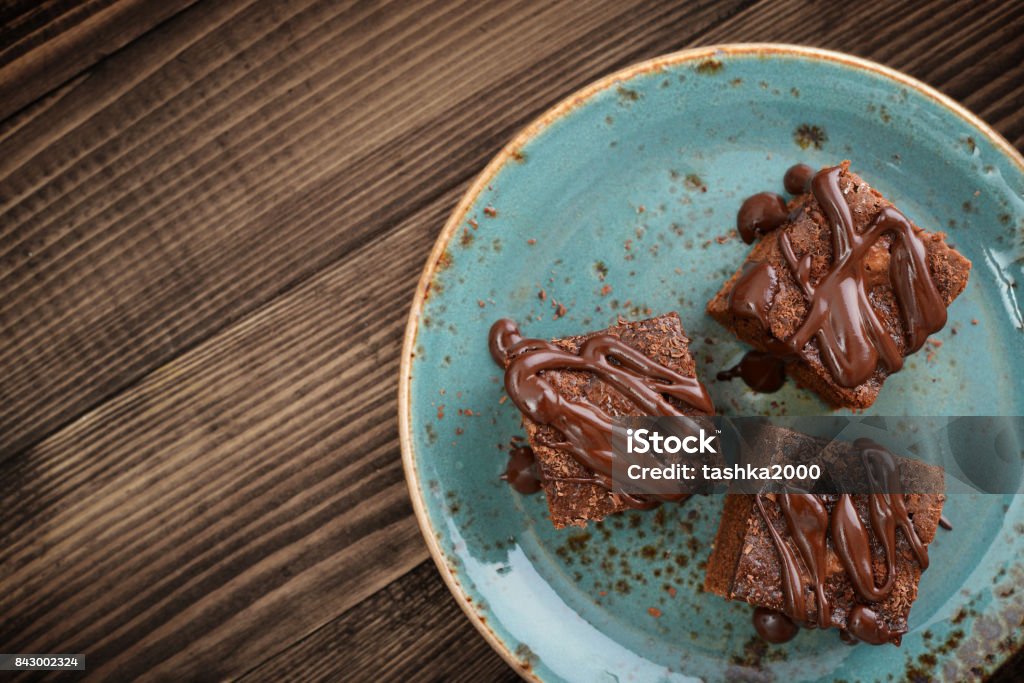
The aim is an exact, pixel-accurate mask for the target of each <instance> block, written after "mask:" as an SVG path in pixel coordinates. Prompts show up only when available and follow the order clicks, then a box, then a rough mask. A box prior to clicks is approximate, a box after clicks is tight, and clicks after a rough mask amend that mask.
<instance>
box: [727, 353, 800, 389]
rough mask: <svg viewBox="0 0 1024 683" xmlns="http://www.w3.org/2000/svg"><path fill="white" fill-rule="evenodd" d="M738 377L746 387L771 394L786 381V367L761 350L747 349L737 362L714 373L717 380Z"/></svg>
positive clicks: (777, 359)
mask: <svg viewBox="0 0 1024 683" xmlns="http://www.w3.org/2000/svg"><path fill="white" fill-rule="evenodd" d="M737 377H739V378H740V379H742V380H743V381H744V382H745V383H746V385H747V386H748V387H750V388H751V389H753V390H754V391H759V392H761V393H763V394H771V393H774V392H776V391H778V390H779V389H781V388H782V386H783V385H784V384H785V383H786V368H785V364H784V363H783V361H782V360H781V359H779V358H778V357H776V356H773V355H771V354H770V353H764V352H763V351H747V353H746V354H744V355H743V358H742V359H741V360H740V362H739V363H737V364H736V365H734V366H732V367H731V368H729V369H728V370H723V371H721V372H719V373H718V375H716V379H718V380H719V381H728V380H731V379H735V378H737Z"/></svg>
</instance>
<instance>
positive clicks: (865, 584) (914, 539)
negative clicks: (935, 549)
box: [755, 439, 928, 645]
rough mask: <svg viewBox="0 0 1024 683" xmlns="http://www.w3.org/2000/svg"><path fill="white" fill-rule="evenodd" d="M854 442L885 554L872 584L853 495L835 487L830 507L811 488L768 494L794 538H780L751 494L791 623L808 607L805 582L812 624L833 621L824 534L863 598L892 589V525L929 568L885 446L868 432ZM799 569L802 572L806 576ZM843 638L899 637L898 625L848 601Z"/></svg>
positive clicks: (876, 598) (875, 598)
mask: <svg viewBox="0 0 1024 683" xmlns="http://www.w3.org/2000/svg"><path fill="white" fill-rule="evenodd" d="M853 445H854V447H855V448H856V449H857V450H858V453H859V455H860V458H861V461H862V462H863V464H864V466H865V468H866V470H867V472H868V477H869V478H870V480H871V485H872V487H873V489H874V490H878V491H885V493H872V494H869V496H868V500H869V505H868V516H869V518H870V521H871V531H873V532H874V536H875V538H876V540H877V542H878V544H879V545H880V546H881V548H882V552H883V555H884V556H885V570H886V574H885V577H884V581H883V582H882V583H881V585H878V583H877V580H876V577H875V572H874V568H873V566H872V565H873V562H872V560H873V557H872V552H871V541H870V536H869V530H868V527H867V526H866V525H865V522H864V520H863V519H861V517H860V515H859V514H858V513H857V509H856V507H855V506H854V504H853V499H852V498H851V497H850V495H849V494H842V495H840V496H839V498H838V500H837V501H836V503H835V505H834V507H833V509H832V512H831V515H830V514H829V511H828V509H827V508H826V506H825V503H824V501H823V499H822V498H820V497H818V496H814V495H811V494H803V493H787V494H779V495H777V496H776V497H775V500H776V503H777V504H778V506H779V509H780V510H781V511H782V517H783V519H784V520H785V525H786V529H787V531H788V533H789V536H790V538H791V539H792V541H793V545H795V546H796V549H797V551H798V553H799V555H798V553H797V552H794V550H793V548H792V547H791V546H790V544H789V543H787V542H786V541H785V540H784V539H783V538H782V535H781V534H780V533H779V532H778V530H777V529H776V528H775V525H774V524H773V523H772V521H771V518H770V517H769V516H768V513H767V511H766V509H765V506H764V502H763V500H762V494H757V495H756V496H755V502H756V504H757V508H758V510H759V511H760V514H761V517H762V519H763V520H764V523H765V525H766V526H767V527H768V531H769V533H770V535H771V537H772V542H773V543H774V544H775V548H776V550H777V551H778V554H779V562H780V564H781V567H782V595H783V610H782V612H783V614H784V615H785V616H787V617H789V618H790V619H791V620H793V621H794V622H795V623H798V624H802V623H805V621H806V619H807V614H808V609H807V603H806V595H807V588H808V584H809V587H810V588H812V589H813V591H814V594H815V598H816V610H815V611H816V615H817V619H816V625H817V626H818V627H819V628H827V627H829V626H831V624H832V606H831V604H830V603H829V601H828V598H827V596H826V594H825V580H826V579H827V578H828V567H827V556H828V538H829V537H830V536H831V539H832V547H833V548H834V550H835V553H836V555H838V556H839V560H840V562H841V563H842V565H843V568H844V569H845V570H846V574H847V576H848V577H849V579H850V583H851V584H853V588H854V590H855V592H856V594H857V595H858V596H859V597H860V598H861V599H862V600H863V601H864V602H868V603H872V602H880V601H882V600H884V599H885V598H887V597H888V596H889V594H890V593H892V590H893V586H894V585H895V580H896V552H897V549H896V530H897V529H899V530H901V531H902V532H903V535H904V537H905V538H906V539H907V542H908V544H909V545H910V548H911V550H912V551H913V552H914V555H915V557H916V558H917V561H918V563H919V564H920V566H921V570H922V571H924V570H925V569H927V568H928V550H927V548H926V547H925V545H924V543H922V542H921V539H920V537H919V536H918V535H917V530H916V529H915V528H914V525H913V522H912V521H911V519H910V514H909V512H908V511H907V506H906V500H905V496H904V494H903V493H900V489H901V483H900V479H899V469H898V465H897V463H896V460H895V459H894V457H893V455H892V453H890V452H889V451H888V450H886V449H885V448H884V447H882V446H880V445H879V444H877V443H875V442H873V441H871V440H870V439H857V440H856V441H854V442H853ZM805 571H806V574H807V576H808V577H809V579H807V580H805V578H804V575H805ZM845 631H846V634H845V636H844V637H845V638H850V637H852V638H855V639H857V640H860V641H863V642H866V643H872V644H875V645H879V644H882V643H896V644H899V642H900V638H901V636H902V633H899V632H896V631H892V630H890V629H889V628H888V627H887V626H886V625H885V624H883V623H881V622H880V621H879V619H878V616H877V614H876V613H875V612H874V611H872V610H871V609H870V608H869V607H868V606H866V605H864V604H858V605H856V606H854V607H853V608H851V610H850V612H849V613H848V614H847V616H846V629H845Z"/></svg>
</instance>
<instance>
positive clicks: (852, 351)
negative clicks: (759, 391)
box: [707, 161, 971, 409]
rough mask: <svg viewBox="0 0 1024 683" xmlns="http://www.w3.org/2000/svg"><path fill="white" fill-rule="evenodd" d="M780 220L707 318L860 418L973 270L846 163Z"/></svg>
mask: <svg viewBox="0 0 1024 683" xmlns="http://www.w3.org/2000/svg"><path fill="white" fill-rule="evenodd" d="M786 208H787V209H788V210H789V215H788V217H786V218H785V219H784V220H783V221H782V225H781V227H778V228H777V229H775V230H774V231H769V232H767V233H765V234H763V236H761V238H760V240H759V241H758V243H757V244H756V245H755V246H754V248H753V250H752V251H751V252H750V254H749V255H748V256H747V259H746V262H745V263H744V265H743V266H742V267H741V268H740V269H739V270H738V271H737V272H736V273H735V274H734V275H733V276H732V277H731V278H729V280H728V281H727V282H726V283H725V285H724V286H723V287H722V288H721V290H720V291H719V292H718V293H717V294H716V295H715V297H714V298H713V299H712V300H711V301H710V302H709V303H708V305H707V311H708V313H709V314H710V315H711V316H712V317H713V318H714V319H715V320H717V321H718V322H719V323H721V324H722V325H724V326H725V327H726V328H728V329H729V330H731V331H732V332H733V333H734V334H735V335H736V336H737V337H739V339H741V340H742V341H744V342H746V343H748V344H750V345H751V346H753V347H754V348H755V349H757V350H759V351H762V352H767V353H771V354H773V355H777V356H779V357H780V358H782V359H784V360H785V365H786V372H787V373H788V374H789V375H790V376H792V377H793V378H794V379H795V380H796V381H797V383H798V384H800V385H802V386H804V387H806V388H809V389H811V390H812V391H815V392H817V393H818V395H820V396H821V397H822V398H823V399H824V400H825V401H826V402H828V403H829V404H831V405H833V406H837V407H846V408H852V409H862V408H867V407H869V406H870V405H871V404H872V403H874V401H875V399H876V398H877V396H878V392H879V390H880V389H881V388H882V384H883V382H885V379H886V378H887V377H888V376H889V375H890V374H892V373H893V372H896V371H898V370H899V369H900V367H902V362H903V361H902V359H903V357H904V356H906V355H908V354H910V353H913V352H914V351H916V350H918V349H919V348H920V347H921V345H922V344H923V343H924V342H925V340H926V338H927V336H928V335H929V334H932V333H934V332H935V331H937V330H938V329H941V328H942V326H943V325H944V324H945V320H946V315H945V308H946V307H948V306H949V304H950V303H952V301H953V300H954V299H955V298H956V297H957V296H958V295H959V294H960V293H961V292H962V291H963V290H964V288H965V287H966V286H967V278H968V275H969V272H970V268H971V263H970V261H968V260H967V259H966V258H964V257H963V256H962V255H960V254H959V253H957V252H956V251H955V250H954V249H953V248H951V247H950V246H949V245H948V244H946V241H945V236H944V235H943V234H942V233H927V232H923V231H922V230H921V229H920V228H918V227H917V226H916V225H913V224H912V223H910V222H909V220H907V219H906V218H905V217H904V216H903V214H901V213H899V212H898V211H897V210H896V209H895V207H893V205H892V203H891V202H889V201H888V200H887V199H885V197H883V196H882V195H881V194H879V193H878V192H877V191H876V190H874V189H872V188H871V187H870V186H869V185H868V184H867V183H865V182H864V180H862V179H861V178H860V177H859V176H857V175H856V174H854V173H852V172H851V171H850V170H849V162H848V161H844V162H843V163H842V164H840V165H839V166H836V167H834V168H826V169H823V170H822V171H820V172H819V173H817V174H816V175H815V176H814V179H813V181H812V182H811V191H808V192H806V193H805V194H803V195H800V196H798V197H796V198H795V199H793V200H792V201H791V202H790V203H789V205H788V207H786ZM847 222H848V223H849V224H845V223H847Z"/></svg>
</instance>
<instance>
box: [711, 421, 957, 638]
mask: <svg viewBox="0 0 1024 683" xmlns="http://www.w3.org/2000/svg"><path fill="white" fill-rule="evenodd" d="M770 429H771V430H774V431H778V432H780V434H781V436H780V435H778V434H776V435H773V434H766V435H765V438H766V440H767V441H769V442H773V441H774V442H777V443H778V444H780V445H782V446H783V447H784V448H786V449H787V450H789V449H791V448H797V449H801V450H807V449H808V448H810V449H812V450H818V451H820V457H819V458H818V461H820V462H822V463H824V464H825V466H826V467H825V469H826V471H829V472H831V473H832V474H833V475H835V476H836V477H838V478H839V479H842V480H844V481H845V482H847V485H849V483H850V482H851V481H852V479H853V478H855V477H857V476H859V475H858V474H857V472H856V471H857V470H860V471H863V466H862V464H861V463H862V460H861V458H860V457H859V454H860V452H861V451H863V450H864V449H868V450H870V451H871V452H873V453H875V454H878V453H882V452H884V453H887V451H885V450H884V449H881V448H880V447H878V446H877V444H873V443H871V442H865V443H862V442H854V443H852V444H850V443H844V442H832V443H824V442H821V441H820V440H815V439H812V438H811V437H806V436H803V435H799V434H797V433H793V432H789V430H778V429H777V428H770ZM782 432H789V433H788V434H785V433H782ZM889 462H891V463H893V469H892V471H893V472H898V476H899V481H901V483H899V484H897V486H901V487H902V490H905V491H911V493H900V492H891V491H890V492H885V493H849V494H841V493H790V494H781V493H759V494H731V495H728V496H726V499H725V506H724V510H723V513H722V518H721V522H720V524H719V527H718V533H717V535H716V537H715V542H714V546H713V550H712V553H711V557H710V558H709V560H708V565H707V573H706V576H705V582H704V589H705V590H706V591H708V592H711V593H714V594H716V595H720V596H722V597H724V598H727V599H730V600H742V601H745V602H747V603H749V604H751V605H753V606H755V607H758V608H761V609H766V610H771V611H773V612H778V613H781V614H784V615H786V617H788V618H789V619H790V620H792V622H793V623H795V624H797V625H809V626H816V627H818V628H828V627H835V628H838V629H841V630H842V631H843V632H844V636H845V637H847V638H853V639H857V640H863V641H866V642H870V643H873V644H882V643H895V644H899V642H900V638H901V636H902V634H904V633H906V631H907V618H908V615H909V613H910V608H911V606H912V604H913V602H914V600H915V599H916V598H917V587H918V583H919V581H920V579H921V572H922V571H923V570H924V569H926V568H927V564H928V559H927V558H928V556H927V546H928V544H929V543H931V541H932V540H933V539H934V537H935V532H936V528H937V527H938V525H939V519H940V517H941V515H942V506H943V502H944V501H945V496H944V494H942V493H940V491H942V490H943V475H942V471H941V469H940V468H937V467H935V466H932V465H928V464H925V463H922V462H919V461H916V460H911V459H907V458H894V459H893V460H891V461H889ZM852 490H857V491H867V490H870V489H867V488H864V487H863V486H860V487H859V488H858V487H855V488H854V489H852ZM873 508H874V509H873ZM879 509H881V510H882V511H883V514H881V515H879V514H878V510H879ZM837 517H838V518H840V519H838V520H837ZM881 520H888V521H889V522H891V524H892V528H881V529H880V528H878V527H877V526H876V524H882V525H883V527H884V526H885V524H886V522H883V521H881ZM840 522H841V523H840ZM837 539H839V542H837ZM816 564H817V565H819V566H817V567H816V566H815V565H816ZM890 567H891V568H892V569H891V571H892V575H891V576H890V573H889V572H890V569H889V568H890ZM858 568H859V570H858ZM819 579H822V580H821V581H820V585H819ZM822 605H824V609H822Z"/></svg>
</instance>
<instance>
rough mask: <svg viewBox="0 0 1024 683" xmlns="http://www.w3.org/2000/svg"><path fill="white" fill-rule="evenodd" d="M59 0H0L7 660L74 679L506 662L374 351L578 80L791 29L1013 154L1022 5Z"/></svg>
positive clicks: (383, 359)
mask: <svg viewBox="0 0 1024 683" xmlns="http://www.w3.org/2000/svg"><path fill="white" fill-rule="evenodd" d="M185 4H187V3H184V2H183V3H181V5H182V6H184V5H185ZM72 5H74V3H68V2H64V3H50V4H48V5H44V7H50V8H52V12H51V14H49V15H47V16H46V17H44V16H43V15H35V14H32V10H31V9H30V8H29V3H9V4H8V5H5V6H3V7H2V8H0V17H3V18H4V19H5V20H6V21H5V22H4V29H3V30H2V31H0V55H11V56H12V57H11V60H9V61H7V62H5V61H3V60H2V59H0V83H4V84H6V83H7V82H8V78H9V77H8V76H6V75H5V74H30V73H35V72H33V71H32V69H37V71H38V72H39V73H42V74H43V75H41V76H40V77H39V78H40V79H42V80H41V81H37V79H36V77H35V76H32V77H31V79H30V80H31V83H32V84H33V86H32V87H38V89H39V91H38V93H36V94H35V95H33V97H34V98H35V99H34V100H33V101H31V102H26V103H25V106H21V107H18V109H19V111H18V113H16V114H13V115H11V116H7V117H6V119H5V120H3V121H2V122H0V462H2V463H3V467H2V468H0V587H3V590H0V615H3V618H2V619H0V651H4V652H17V651H27V650H32V649H35V650H37V651H81V652H86V653H88V661H89V672H88V677H89V678H92V679H94V680H103V679H105V678H111V677H115V676H116V677H117V678H134V677H139V678H149V679H176V680H209V679H225V678H234V677H237V676H240V675H243V674H245V675H246V678H247V679H251V680H280V679H281V678H287V677H288V672H289V671H295V672H298V674H307V675H306V676H302V677H303V678H317V679H325V680H336V679H337V678H338V674H339V671H342V670H341V669H338V668H337V667H338V666H341V665H347V666H348V667H349V668H348V669H347V670H346V671H347V673H348V674H349V678H348V679H349V680H353V677H354V679H355V680H372V679H376V678H377V676H376V674H378V673H380V667H382V666H384V667H386V668H385V670H384V673H383V674H382V675H384V676H385V677H386V678H389V679H399V680H400V679H406V678H412V679H414V680H438V679H442V678H443V679H446V680H447V679H450V678H451V677H452V676H456V675H458V674H460V673H462V674H465V675H467V676H469V675H470V674H475V675H476V676H477V679H479V678H491V677H495V678H498V679H499V680H501V679H502V678H508V677H509V674H510V673H511V672H510V671H509V670H508V669H507V668H505V667H504V664H503V663H502V662H501V660H500V659H498V657H497V655H496V654H494V653H492V652H490V650H489V649H488V648H487V646H486V644H485V643H484V641H483V640H482V639H481V638H479V637H478V636H476V635H475V634H473V632H472V627H471V626H470V625H469V622H468V621H467V620H465V619H464V618H463V617H462V616H461V613H460V612H459V611H458V608H457V607H456V606H455V604H454V602H453V601H452V600H451V598H450V597H448V595H447V593H446V592H445V590H444V589H443V584H442V583H441V581H440V578H439V577H438V576H437V575H436V574H435V573H434V572H433V570H432V568H431V566H430V565H429V564H424V562H425V560H426V558H427V551H426V548H425V546H424V545H423V542H422V539H421V538H420V536H419V532H418V530H417V528H416V525H415V522H414V520H413V519H412V517H411V510H410V507H409V504H408V500H407V495H406V491H405V485H404V482H403V479H402V473H401V467H400V463H399V453H398V444H397V434H396V420H395V403H394V396H395V389H396V384H397V372H398V350H399V346H400V339H401V335H402V328H403V325H404V320H405V316H406V313H407V307H408V304H409V302H410V301H411V297H412V292H413V288H414V286H415V282H416V279H417V277H418V274H419V271H420V269H421V267H422V265H423V261H424V259H425V258H426V254H427V252H428V251H429V248H430V245H431V244H432V242H433V240H434V238H435V236H436V234H437V231H438V230H439V229H440V226H441V225H442V224H443V222H444V220H445V218H446V216H447V214H448V213H449V212H450V210H451V209H452V208H453V206H454V204H455V202H456V201H457V199H458V197H459V196H460V194H461V192H462V191H463V190H464V188H465V187H466V185H467V183H468V182H469V180H470V179H471V178H472V177H473V176H474V175H475V174H476V173H478V172H479V171H480V169H481V168H482V167H483V165H484V164H485V163H486V161H487V159H488V158H490V156H492V155H493V154H494V153H495V152H496V151H497V150H498V149H499V148H500V146H501V145H502V144H503V143H504V142H505V141H506V140H507V139H508V138H509V137H510V136H511V135H512V134H513V133H514V131H515V130H517V129H518V128H519V127H521V126H522V125H524V124H525V123H527V122H528V121H529V120H530V119H531V118H533V117H534V116H536V115H537V114H538V113H540V112H541V111H543V110H544V109H545V108H547V107H548V106H550V105H551V104H552V103H554V102H555V101H557V100H558V99H560V98H561V97H563V96H565V95H567V94H569V93H570V92H572V91H573V90H575V89H576V88H578V87H580V86H582V85H584V84H586V83H587V82H589V81H591V80H593V79H595V78H597V77H599V76H600V75H603V74H605V73H607V72H609V71H611V70H613V69H615V68H619V67H622V66H625V65H627V64H629V63H631V62H634V61H637V60H639V59H643V58H646V57H650V56H654V55H657V54H661V53H664V52H668V51H671V50H676V49H681V48H683V47H687V46H690V45H697V44H708V43H714V42H727V41H741V40H742V41H759V40H777V41H786V42H796V43H806V44H812V45H819V46H822V47H828V48H832V49H838V50H844V51H847V52H852V53H854V54H858V55H861V56H865V57H868V58H872V59H876V60H879V61H882V62H884V63H886V64H889V65H891V66H894V67H896V68H900V69H903V70H905V71H907V72H908V73H910V74H911V75H914V76H916V77H918V78H921V79H922V80H925V81H926V82H928V83H930V84H932V85H934V86H936V87H938V88H939V89H941V90H944V91H945V92H947V93H948V94H950V95H952V96H953V97H955V98H957V99H959V100H960V101H962V102H964V103H965V104H967V106H969V107H971V108H972V109H973V110H975V111H976V112H977V113H978V114H979V115H981V116H982V117H983V118H985V119H987V120H988V121H989V122H990V123H992V124H993V125H994V126H995V127H997V128H998V129H999V130H1001V131H1002V132H1003V134H1004V135H1006V136H1007V138H1008V139H1009V140H1010V141H1011V142H1014V143H1015V144H1016V145H1017V146H1018V147H1021V146H1022V145H1024V114H1022V110H1024V106H1022V105H1024V5H1022V4H1021V3H1013V2H1005V3H996V2H986V3H972V4H970V5H969V7H968V10H965V8H964V6H963V5H958V6H953V5H952V4H950V5H947V4H945V3H927V2H903V3H882V2H872V3H868V5H869V6H870V9H864V10H863V11H862V12H858V13H851V12H849V11H846V8H844V7H840V6H833V5H832V4H830V3H822V4H820V5H816V6H815V7H813V8H811V9H810V10H809V9H808V5H807V3H804V2H796V1H795V0H794V1H786V2H765V1H761V2H756V1H754V0H733V1H730V2H724V3H721V2H710V1H706V2H690V3H676V4H667V3H660V2H654V1H651V2H636V3H629V4H627V3H621V2H597V1H596V0H593V1H591V2H587V3H573V4H572V5H567V4H558V5H556V4H548V3H543V4H538V3H530V4H525V5H524V4H508V3H477V2H471V1H469V0H465V1H454V2H442V1H440V0H432V1H431V0H417V1H416V2H394V3H390V4H387V3H379V2H345V3H341V2H327V1H322V0H289V1H287V2H274V3H255V2H248V1H247V0H217V1H216V2H214V1H213V0H199V2H196V3H195V4H192V5H191V6H189V7H187V8H186V9H184V10H182V11H180V12H176V13H175V12H172V10H171V9H161V10H159V11H158V10H156V9H153V8H151V7H149V5H147V4H146V3H144V2H141V1H140V2H124V3H100V2H86V3H80V7H79V6H72ZM147 7H149V9H148V10H147V9H146V8H147ZM161 7H164V5H163V4H161ZM168 7H169V5H168ZM865 12H866V13H869V14H870V16H871V21H870V30H867V29H866V27H865V19H864V16H865V14H864V13H865ZM172 14H173V16H172ZM129 16H131V17H135V18H134V19H131V20H130V21H129V20H126V19H124V17H129ZM69 17H77V18H76V19H74V21H72V20H71V19H69ZM89 17H93V18H94V19H89ZM44 18H45V21H44ZM119 18H120V19H119ZM89 21H93V22H94V23H95V25H96V26H99V27H100V28H97V29H96V30H94V31H93V30H92V29H90V31H92V32H87V31H84V29H76V28H75V27H76V26H78V27H80V26H83V25H85V24H87V23H88V22H89ZM119 21H120V22H121V23H118V22H119ZM47 25H50V26H51V27H58V28H59V30H58V29H57V28H50V29H47V28H46V26H47ZM93 25H94V24H89V26H93ZM47 31H51V33H47ZM76 31H77V33H76ZM68 34H74V35H77V36H79V37H78V38H76V39H75V40H80V41H82V42H81V43H80V45H81V46H85V48H86V49H85V53H86V54H84V55H83V56H82V59H81V60H79V61H76V62H75V64H76V65H77V66H75V68H74V69H70V70H69V71H68V73H67V74H64V73H63V72H61V73H59V74H57V75H54V74H55V73H57V72H56V71H55V70H56V69H57V68H58V67H56V66H45V67H43V66H26V65H31V64H37V65H38V64H44V63H45V60H44V61H38V60H40V59H42V58H41V55H44V54H50V53H49V52H47V50H48V49H50V48H47V45H48V44H49V45H51V46H53V45H56V44H57V43H58V42H59V40H60V36H61V35H68ZM47 36H49V37H47ZM122 45H123V47H120V46H122ZM118 47H120V49H117V48H118ZM53 49H56V48H53ZM107 51H112V53H111V54H109V56H105V57H103V56H102V54H103V53H105V52H107ZM33 54H34V55H36V56H33ZM90 55H91V57H90ZM26 60H28V61H26ZM32 60H37V61H32ZM90 60H92V61H91V62H90ZM61 63H62V64H63V61H61ZM19 64H20V65H19ZM61 68H63V66H62V67H61ZM8 69H13V70H8ZM5 70H8V71H5ZM43 72H45V73H43ZM72 72H74V73H72ZM46 78H50V79H51V80H50V81H47V80H45V79H46ZM51 81H52V84H51ZM37 83H42V85H38V84H37ZM0 87H2V86H0ZM3 101H4V100H3V98H0V102H3ZM4 113H9V112H4ZM406 605H411V606H415V607H416V609H415V614H414V613H413V612H409V611H407V610H408V609H409V608H408V607H403V606H406ZM374 643H378V644H379V648H380V649H378V650H375V649H373V648H374ZM339 653H341V654H343V655H344V659H346V660H347V662H338V661H335V662H333V663H332V662H331V661H321V662H319V663H317V662H316V661H315V660H316V656H317V655H320V656H321V657H324V658H326V659H328V660H329V659H330V656H331V655H333V656H334V657H335V659H336V660H337V659H338V655H339Z"/></svg>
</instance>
